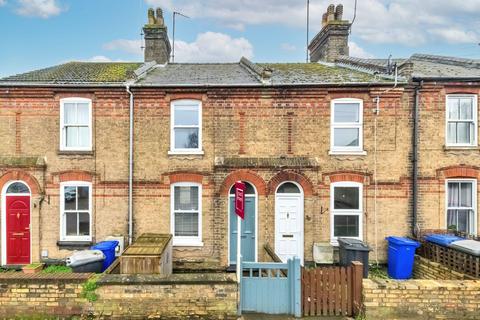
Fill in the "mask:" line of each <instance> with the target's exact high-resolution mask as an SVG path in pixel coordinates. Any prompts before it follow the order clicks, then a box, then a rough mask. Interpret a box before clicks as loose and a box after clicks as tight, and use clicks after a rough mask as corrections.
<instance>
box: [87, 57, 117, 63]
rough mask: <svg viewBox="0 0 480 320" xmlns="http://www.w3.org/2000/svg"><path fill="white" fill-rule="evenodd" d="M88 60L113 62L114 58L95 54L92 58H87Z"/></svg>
mask: <svg viewBox="0 0 480 320" xmlns="http://www.w3.org/2000/svg"><path fill="white" fill-rule="evenodd" d="M86 61H88V62H112V59H110V58H108V57H105V56H93V57H91V58H90V59H87V60H86Z"/></svg>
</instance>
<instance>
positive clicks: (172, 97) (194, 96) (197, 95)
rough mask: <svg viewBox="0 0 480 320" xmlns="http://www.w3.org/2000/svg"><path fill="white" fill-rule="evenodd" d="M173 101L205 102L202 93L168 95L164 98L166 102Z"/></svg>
mask: <svg viewBox="0 0 480 320" xmlns="http://www.w3.org/2000/svg"><path fill="white" fill-rule="evenodd" d="M174 100H200V101H204V100H205V95H204V94H203V93H169V94H167V96H166V101H167V102H171V101H174Z"/></svg>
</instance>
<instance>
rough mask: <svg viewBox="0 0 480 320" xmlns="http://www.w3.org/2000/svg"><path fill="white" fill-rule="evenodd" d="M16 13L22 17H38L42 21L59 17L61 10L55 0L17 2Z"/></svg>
mask: <svg viewBox="0 0 480 320" xmlns="http://www.w3.org/2000/svg"><path fill="white" fill-rule="evenodd" d="M17 1H18V4H19V7H18V8H17V10H16V12H17V13H18V14H20V15H22V16H28V17H40V18H43V19H46V18H49V17H52V16H56V15H59V14H60V13H61V12H62V11H63V9H62V8H60V6H59V4H58V3H57V1H56V0H17Z"/></svg>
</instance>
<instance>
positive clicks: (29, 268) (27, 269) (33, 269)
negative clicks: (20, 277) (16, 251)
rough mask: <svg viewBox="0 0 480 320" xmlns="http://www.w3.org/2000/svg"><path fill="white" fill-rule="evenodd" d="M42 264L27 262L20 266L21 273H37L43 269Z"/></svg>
mask: <svg viewBox="0 0 480 320" xmlns="http://www.w3.org/2000/svg"><path fill="white" fill-rule="evenodd" d="M43 267H44V264H43V263H38V264H34V265H33V264H29V265H26V266H24V267H23V268H22V271H23V273H26V274H33V273H39V272H40V271H42V270H43Z"/></svg>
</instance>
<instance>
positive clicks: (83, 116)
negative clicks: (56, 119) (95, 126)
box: [77, 103, 90, 125]
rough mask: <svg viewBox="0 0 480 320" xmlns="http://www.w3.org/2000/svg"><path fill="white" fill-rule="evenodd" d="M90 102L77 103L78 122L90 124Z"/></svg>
mask: <svg viewBox="0 0 480 320" xmlns="http://www.w3.org/2000/svg"><path fill="white" fill-rule="evenodd" d="M89 122H90V121H89V117H88V103H78V104H77V124H86V125H89Z"/></svg>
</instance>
